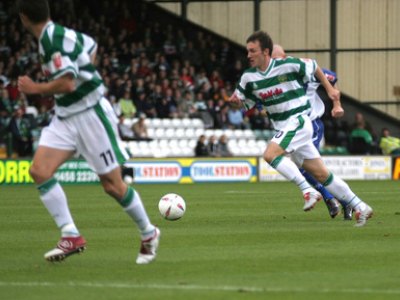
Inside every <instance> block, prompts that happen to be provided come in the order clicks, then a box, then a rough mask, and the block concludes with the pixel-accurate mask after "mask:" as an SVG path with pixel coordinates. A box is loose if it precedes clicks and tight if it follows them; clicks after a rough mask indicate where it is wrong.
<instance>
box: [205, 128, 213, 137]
mask: <svg viewBox="0 0 400 300" xmlns="http://www.w3.org/2000/svg"><path fill="white" fill-rule="evenodd" d="M204 135H205V136H206V137H207V138H209V137H210V136H212V135H215V133H214V129H206V130H205V131H204Z"/></svg>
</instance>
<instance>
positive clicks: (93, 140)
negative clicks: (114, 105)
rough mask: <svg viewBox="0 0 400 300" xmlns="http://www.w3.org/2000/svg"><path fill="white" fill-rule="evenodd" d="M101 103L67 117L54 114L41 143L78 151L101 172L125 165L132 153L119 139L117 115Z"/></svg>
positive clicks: (90, 164)
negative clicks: (62, 117)
mask: <svg viewBox="0 0 400 300" xmlns="http://www.w3.org/2000/svg"><path fill="white" fill-rule="evenodd" d="M103 101H104V100H102V101H101V102H103ZM105 101H107V100H105ZM101 102H100V103H101ZM100 103H99V104H97V105H96V106H94V107H93V108H89V109H88V110H85V111H83V112H81V113H78V114H76V115H72V116H70V117H68V118H65V119H60V118H58V117H54V118H53V119H52V121H51V123H50V125H49V126H48V127H45V128H44V129H43V131H42V134H41V137H40V140H39V146H47V147H50V148H55V149H61V150H70V151H75V152H76V153H77V154H80V155H82V156H83V157H84V158H85V160H86V161H87V163H88V164H89V166H90V167H91V168H92V169H93V170H94V171H95V172H96V173H97V174H99V175H101V174H107V173H109V172H110V171H112V170H113V169H115V168H116V167H118V166H120V165H122V164H123V163H124V162H125V161H126V160H127V159H128V157H129V156H128V154H127V152H126V150H125V149H124V147H123V146H122V142H121V140H120V138H119V135H118V125H117V123H116V122H115V120H116V119H115V116H113V115H112V113H113V112H112V111H110V110H109V109H108V107H103V104H100Z"/></svg>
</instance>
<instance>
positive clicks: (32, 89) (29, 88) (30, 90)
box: [18, 76, 38, 94]
mask: <svg viewBox="0 0 400 300" xmlns="http://www.w3.org/2000/svg"><path fill="white" fill-rule="evenodd" d="M36 86H37V84H36V83H35V82H34V81H33V80H32V79H31V78H30V77H28V76H20V77H18V90H19V91H20V92H22V93H24V94H38V91H37V89H36Z"/></svg>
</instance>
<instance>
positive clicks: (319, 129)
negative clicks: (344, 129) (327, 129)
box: [311, 118, 324, 151]
mask: <svg viewBox="0 0 400 300" xmlns="http://www.w3.org/2000/svg"><path fill="white" fill-rule="evenodd" d="M311 123H312V127H313V136H312V141H313V144H314V146H315V148H317V149H318V151H319V144H320V143H321V140H322V137H323V136H324V123H323V122H322V121H321V119H320V118H316V119H315V120H313V121H311Z"/></svg>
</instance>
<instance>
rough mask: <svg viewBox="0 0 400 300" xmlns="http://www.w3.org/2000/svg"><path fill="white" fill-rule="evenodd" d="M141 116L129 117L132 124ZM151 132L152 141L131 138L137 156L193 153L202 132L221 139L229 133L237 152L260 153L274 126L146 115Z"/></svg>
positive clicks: (242, 153)
mask: <svg viewBox="0 0 400 300" xmlns="http://www.w3.org/2000/svg"><path fill="white" fill-rule="evenodd" d="M137 120H138V119H137V118H134V119H125V120H124V123H125V124H126V125H128V126H131V125H132V124H134V123H135V122H136V121H137ZM145 123H146V125H147V128H148V129H147V132H148V136H149V137H150V138H152V139H153V140H152V141H129V142H125V146H126V147H127V149H129V151H130V152H131V154H132V155H133V156H134V157H182V156H184V157H193V156H194V155H195V153H194V149H195V147H196V143H197V140H198V138H199V137H200V135H205V136H206V137H207V138H209V137H210V136H215V137H216V138H217V139H218V138H219V137H220V136H222V135H226V137H227V138H228V147H229V150H230V151H231V153H232V154H233V155H234V156H260V155H262V154H263V152H264V150H265V148H266V145H267V140H269V139H270V138H271V137H272V136H273V135H274V134H275V131H273V130H251V129H243V130H241V129H205V128H204V123H203V121H202V120H201V119H190V118H183V119H158V118H155V119H146V120H145Z"/></svg>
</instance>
